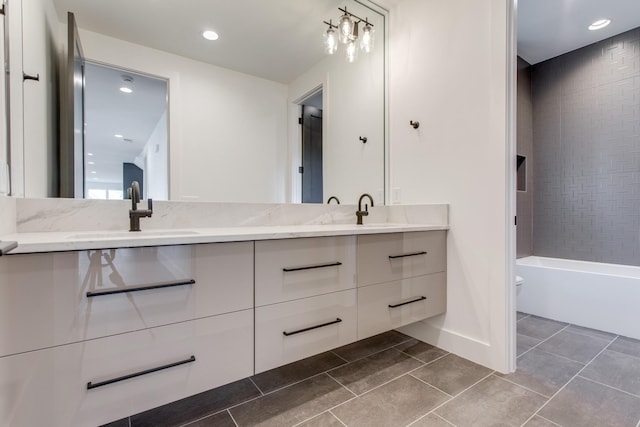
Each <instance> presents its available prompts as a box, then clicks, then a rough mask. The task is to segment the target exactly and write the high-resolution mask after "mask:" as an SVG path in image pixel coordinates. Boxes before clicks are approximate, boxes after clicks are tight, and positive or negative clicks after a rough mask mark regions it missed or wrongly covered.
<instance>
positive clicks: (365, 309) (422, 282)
mask: <svg viewBox="0 0 640 427" xmlns="http://www.w3.org/2000/svg"><path fill="white" fill-rule="evenodd" d="M446 309H447V284H446V273H436V274H430V275H427V276H419V277H412V278H410V279H404V280H400V281H396V282H389V283H381V284H377V285H371V286H364V287H360V288H358V339H362V338H367V337H370V336H372V335H376V334H379V333H381V332H384V331H388V330H390V329H394V328H398V327H400V326H404V325H408V324H409V323H413V322H417V321H418V320H422V319H426V318H428V317H431V316H435V315H437V314H441V313H444V312H445V311H446Z"/></svg>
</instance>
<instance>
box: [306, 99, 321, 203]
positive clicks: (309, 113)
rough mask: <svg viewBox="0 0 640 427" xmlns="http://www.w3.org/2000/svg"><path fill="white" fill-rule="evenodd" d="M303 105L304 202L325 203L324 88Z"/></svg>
mask: <svg viewBox="0 0 640 427" xmlns="http://www.w3.org/2000/svg"><path fill="white" fill-rule="evenodd" d="M301 106H302V120H301V125H302V168H301V169H300V172H301V174H302V203H323V190H322V90H320V91H319V92H316V93H314V94H313V95H311V96H310V97H308V98H306V99H305V100H303V101H302V102H301Z"/></svg>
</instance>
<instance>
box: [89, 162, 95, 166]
mask: <svg viewBox="0 0 640 427" xmlns="http://www.w3.org/2000/svg"><path fill="white" fill-rule="evenodd" d="M87 164H90V165H95V164H96V162H87Z"/></svg>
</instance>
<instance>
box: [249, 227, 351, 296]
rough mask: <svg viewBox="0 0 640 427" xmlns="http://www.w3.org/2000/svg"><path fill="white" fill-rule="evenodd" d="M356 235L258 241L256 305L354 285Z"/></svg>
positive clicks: (318, 293)
mask: <svg viewBox="0 0 640 427" xmlns="http://www.w3.org/2000/svg"><path fill="white" fill-rule="evenodd" d="M355 245H356V239H355V236H335V237H315V238H308V239H306V238H305V239H285V240H264V241H258V242H256V306H261V305H266V304H274V303H278V302H283V301H290V300H294V299H299V298H305V297H310V296H314V295H320V294H326V293H330V292H335V291H341V290H344V289H350V288H354V287H355V270H356V268H355V259H356V246H355Z"/></svg>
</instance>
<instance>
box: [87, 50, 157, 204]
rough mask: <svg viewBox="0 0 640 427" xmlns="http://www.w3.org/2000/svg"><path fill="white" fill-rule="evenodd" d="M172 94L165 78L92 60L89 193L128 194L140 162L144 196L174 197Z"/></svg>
mask: <svg viewBox="0 0 640 427" xmlns="http://www.w3.org/2000/svg"><path fill="white" fill-rule="evenodd" d="M167 95H168V94H167V81H166V80H164V79H160V78H156V77H151V76H148V75H144V74H140V73H135V72H132V71H130V70H124V69H121V68H115V67H109V66H105V65H102V64H97V63H92V62H89V61H88V62H86V65H85V92H84V111H85V123H86V125H85V150H84V163H85V174H84V175H85V197H86V198H89V199H123V196H126V190H125V189H126V188H128V187H129V186H130V185H131V180H130V179H129V178H125V176H127V175H128V174H127V173H126V172H125V171H127V170H129V169H131V168H133V167H136V168H138V169H139V170H140V171H141V174H142V175H141V176H142V180H141V188H140V191H141V194H142V195H143V197H144V198H153V199H157V200H167V199H168V192H169V189H168V179H167V176H168V166H167V160H168V159H167V153H168V149H167V148H168V143H167V137H168V133H167ZM130 165H132V166H130ZM139 181H140V180H139Z"/></svg>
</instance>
